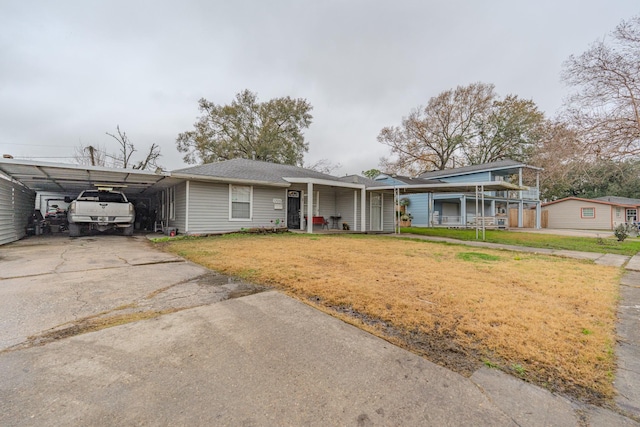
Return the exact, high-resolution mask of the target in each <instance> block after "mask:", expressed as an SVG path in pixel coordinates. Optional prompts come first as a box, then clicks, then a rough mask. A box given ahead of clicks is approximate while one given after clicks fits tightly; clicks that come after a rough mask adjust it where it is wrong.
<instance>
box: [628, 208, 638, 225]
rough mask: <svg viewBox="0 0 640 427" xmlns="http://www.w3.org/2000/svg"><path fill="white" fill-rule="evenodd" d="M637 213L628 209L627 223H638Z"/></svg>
mask: <svg viewBox="0 0 640 427" xmlns="http://www.w3.org/2000/svg"><path fill="white" fill-rule="evenodd" d="M636 215H637V211H636V210H635V209H627V222H636V220H637V218H638V217H637V216H636Z"/></svg>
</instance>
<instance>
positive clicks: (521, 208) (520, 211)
mask: <svg viewBox="0 0 640 427" xmlns="http://www.w3.org/2000/svg"><path fill="white" fill-rule="evenodd" d="M523 211H524V202H523V201H522V199H520V201H519V202H518V228H522V225H523V224H522V217H523Z"/></svg>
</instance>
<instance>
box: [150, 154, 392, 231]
mask: <svg viewBox="0 0 640 427" xmlns="http://www.w3.org/2000/svg"><path fill="white" fill-rule="evenodd" d="M171 177H172V178H173V179H178V180H180V182H179V183H178V184H177V185H174V186H172V187H169V188H167V189H166V190H164V191H163V192H162V193H161V194H160V201H159V203H160V212H161V213H160V217H161V219H163V220H164V221H166V224H168V226H169V227H175V228H177V229H178V230H179V232H181V233H185V234H202V233H212V232H221V231H236V230H239V229H242V228H254V227H274V226H275V225H281V226H285V227H287V228H289V229H294V230H295V229H298V230H306V231H308V232H310V233H311V232H313V230H314V227H315V228H316V229H318V228H322V227H327V228H334V229H343V228H347V227H348V228H349V229H350V230H356V231H374V232H393V230H394V227H395V225H394V217H393V213H394V200H393V192H392V191H389V190H380V191H377V190H376V189H375V188H373V187H371V185H372V184H375V182H372V181H371V180H367V179H365V178H363V177H347V179H344V178H338V177H335V176H332V175H328V174H325V173H321V172H317V171H314V170H310V169H304V168H301V167H297V166H291V165H283V164H275V163H268V162H261V161H255V160H247V159H233V160H227V161H223V162H216V163H208V164H204V165H200V166H193V167H189V168H185V169H179V170H175V171H172V172H171ZM320 218H322V219H321V220H320V221H319V219H320ZM309 219H311V220H309ZM322 221H325V222H324V223H323V222H322ZM327 222H328V223H327Z"/></svg>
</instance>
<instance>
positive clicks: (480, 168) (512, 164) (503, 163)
mask: <svg viewBox="0 0 640 427" xmlns="http://www.w3.org/2000/svg"><path fill="white" fill-rule="evenodd" d="M517 167H531V166H528V165H526V164H524V163H522V162H516V161H515V160H510V159H505V160H499V161H497V162H491V163H483V164H481V165H471V166H464V167H461V168H451V169H445V170H441V171H431V172H425V173H423V174H421V175H420V178H425V179H432V178H438V177H447V176H455V175H465V174H468V173H474V172H484V171H490V170H498V169H509V168H517Z"/></svg>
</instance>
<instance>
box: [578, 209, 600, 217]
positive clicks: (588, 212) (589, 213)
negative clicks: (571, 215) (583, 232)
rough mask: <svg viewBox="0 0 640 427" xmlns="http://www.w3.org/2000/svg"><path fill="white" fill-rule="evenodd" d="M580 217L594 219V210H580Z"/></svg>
mask: <svg viewBox="0 0 640 427" xmlns="http://www.w3.org/2000/svg"><path fill="white" fill-rule="evenodd" d="M580 217H581V218H595V217H596V210H595V208H580Z"/></svg>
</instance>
